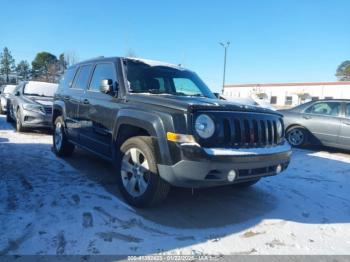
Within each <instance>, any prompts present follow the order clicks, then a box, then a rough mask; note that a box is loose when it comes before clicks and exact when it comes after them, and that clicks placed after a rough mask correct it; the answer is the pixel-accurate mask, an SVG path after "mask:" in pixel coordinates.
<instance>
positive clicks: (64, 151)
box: [52, 116, 74, 156]
mask: <svg viewBox="0 0 350 262" xmlns="http://www.w3.org/2000/svg"><path fill="white" fill-rule="evenodd" d="M52 137H53V150H54V152H55V154H56V155H58V156H69V155H71V154H72V153H73V151H74V145H73V144H72V143H70V142H69V141H68V139H67V135H66V131H65V128H64V121H63V118H62V117H61V116H59V117H57V118H56V120H55V126H54V130H53V135H52Z"/></svg>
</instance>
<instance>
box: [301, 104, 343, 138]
mask: <svg viewBox="0 0 350 262" xmlns="http://www.w3.org/2000/svg"><path fill="white" fill-rule="evenodd" d="M341 106H342V103H340V102H335V101H334V102H333V101H319V102H316V103H314V104H312V105H311V106H309V107H308V108H306V109H305V111H304V113H303V114H302V116H301V117H302V120H301V121H302V124H303V125H304V126H305V127H306V128H307V129H308V130H309V131H310V132H311V133H312V134H313V135H314V137H315V138H316V139H317V140H318V142H321V143H322V144H325V145H327V144H329V145H331V144H336V143H337V140H338V136H339V132H340V125H341Z"/></svg>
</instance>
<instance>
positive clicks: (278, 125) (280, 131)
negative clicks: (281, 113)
mask: <svg viewBox="0 0 350 262" xmlns="http://www.w3.org/2000/svg"><path fill="white" fill-rule="evenodd" d="M276 125H277V126H276V127H277V134H278V136H279V137H282V135H283V126H282V123H281V121H277V123H276Z"/></svg>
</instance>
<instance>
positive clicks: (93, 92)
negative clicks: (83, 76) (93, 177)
mask: <svg viewBox="0 0 350 262" xmlns="http://www.w3.org/2000/svg"><path fill="white" fill-rule="evenodd" d="M107 79H110V80H112V83H113V86H114V87H116V83H117V72H116V67H115V64H113V63H99V64H97V65H96V66H95V69H94V72H93V75H92V78H91V82H90V85H89V88H88V90H87V91H86V93H85V95H84V98H83V100H82V101H81V104H80V107H79V115H80V118H81V119H84V121H83V122H81V131H80V139H81V143H82V144H83V145H84V146H86V147H89V148H90V149H92V150H93V151H95V152H97V153H99V154H101V155H104V156H106V157H110V156H111V142H112V130H113V126H114V120H115V119H116V116H117V112H118V104H119V102H120V101H119V99H118V98H117V97H115V94H116V93H115V92H111V93H109V94H106V93H103V92H101V91H100V85H101V81H102V80H107ZM114 91H116V90H114Z"/></svg>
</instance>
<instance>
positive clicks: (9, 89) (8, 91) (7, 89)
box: [4, 86, 16, 94]
mask: <svg viewBox="0 0 350 262" xmlns="http://www.w3.org/2000/svg"><path fill="white" fill-rule="evenodd" d="M15 89H16V86H5V87H4V94H12V93H13V91H15Z"/></svg>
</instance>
